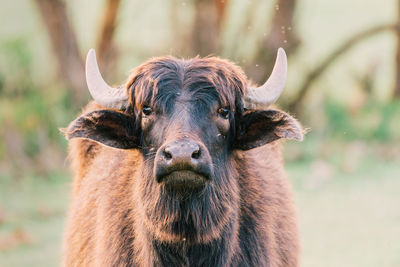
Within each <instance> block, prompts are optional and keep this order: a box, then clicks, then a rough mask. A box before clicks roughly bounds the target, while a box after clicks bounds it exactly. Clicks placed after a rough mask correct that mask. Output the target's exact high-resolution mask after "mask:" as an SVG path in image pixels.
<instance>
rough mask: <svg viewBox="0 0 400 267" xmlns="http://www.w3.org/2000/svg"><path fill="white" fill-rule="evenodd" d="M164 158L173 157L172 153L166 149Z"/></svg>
mask: <svg viewBox="0 0 400 267" xmlns="http://www.w3.org/2000/svg"><path fill="white" fill-rule="evenodd" d="M164 158H166V159H172V155H171V153H169V152H168V151H167V150H164Z"/></svg>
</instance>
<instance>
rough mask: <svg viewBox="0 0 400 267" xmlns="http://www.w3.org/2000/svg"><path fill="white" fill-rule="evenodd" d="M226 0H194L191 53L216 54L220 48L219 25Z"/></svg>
mask: <svg viewBox="0 0 400 267" xmlns="http://www.w3.org/2000/svg"><path fill="white" fill-rule="evenodd" d="M228 2H229V1H228V0H195V2H194V9H195V10H194V23H193V28H192V32H191V51H192V54H193V55H200V56H207V55H210V54H218V53H219V51H220V48H221V38H220V32H221V25H222V22H223V18H224V15H225V10H226V7H227V4H228Z"/></svg>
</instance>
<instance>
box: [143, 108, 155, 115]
mask: <svg viewBox="0 0 400 267" xmlns="http://www.w3.org/2000/svg"><path fill="white" fill-rule="evenodd" d="M142 112H143V114H144V115H146V116H148V115H150V114H151V113H152V112H153V109H152V108H151V107H149V106H143V108H142Z"/></svg>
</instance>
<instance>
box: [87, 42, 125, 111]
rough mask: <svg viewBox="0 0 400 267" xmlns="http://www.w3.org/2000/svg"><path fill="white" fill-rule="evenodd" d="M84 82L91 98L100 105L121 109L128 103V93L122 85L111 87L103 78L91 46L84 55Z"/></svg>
mask: <svg viewBox="0 0 400 267" xmlns="http://www.w3.org/2000/svg"><path fill="white" fill-rule="evenodd" d="M86 83H87V86H88V88H89V92H90V94H91V95H92V97H93V99H94V100H95V101H96V102H97V103H99V104H100V105H102V106H106V107H109V108H115V109H122V108H124V107H126V105H127V104H128V95H127V93H126V89H125V88H124V87H118V88H113V87H111V86H109V85H108V84H107V83H106V82H105V81H104V80H103V77H102V76H101V73H100V70H99V66H98V65H97V59H96V52H95V51H94V49H93V48H92V49H90V50H89V52H88V54H87V57H86Z"/></svg>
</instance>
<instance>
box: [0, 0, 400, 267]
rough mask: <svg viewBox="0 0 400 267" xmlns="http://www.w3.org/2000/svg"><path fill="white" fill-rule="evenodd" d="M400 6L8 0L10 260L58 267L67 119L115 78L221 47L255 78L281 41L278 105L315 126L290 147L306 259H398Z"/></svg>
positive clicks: (2, 256) (3, 128)
mask: <svg viewBox="0 0 400 267" xmlns="http://www.w3.org/2000/svg"><path fill="white" fill-rule="evenodd" d="M399 6H400V2H399V1H396V0H385V1H377V0H336V1H315V0H270V1H267V0H252V1H250V0H243V1H239V0H215V1H212V0H187V1H184V0H170V1H163V0H157V1H156V0H154V1H140V0H131V1H129V0H101V1H95V0H85V1H82V0H68V1H66V0H64V1H63V0H13V1H11V0H2V1H1V2H0V18H1V19H0V20H1V23H0V266H31V267H33V266H57V265H58V263H59V260H60V255H61V251H60V247H61V238H62V232H63V225H64V219H65V214H66V210H67V206H68V202H69V196H70V195H69V194H70V183H71V174H70V171H69V170H68V161H67V160H66V149H67V142H66V140H65V139H64V137H63V136H62V135H61V134H60V132H59V130H58V128H60V127H65V126H66V125H68V123H69V122H70V121H72V120H73V119H74V118H75V116H76V115H77V114H78V112H79V111H80V109H81V107H83V106H84V105H85V103H87V101H88V100H89V95H88V92H87V88H86V83H85V80H84V68H83V66H84V57H85V54H86V52H87V51H88V49H89V48H92V47H94V48H96V50H97V54H98V57H99V62H100V63H99V64H100V67H101V69H102V73H103V75H104V76H105V78H106V80H107V81H108V82H109V83H111V84H121V83H123V82H124V81H125V79H126V78H127V76H128V74H129V71H130V69H131V68H133V67H135V66H138V65H139V64H140V63H141V62H143V61H144V60H146V59H148V58H150V57H153V56H160V55H166V54H172V55H175V56H177V57H185V58H188V57H192V56H196V55H201V56H205V55H209V54H213V55H218V56H221V57H224V58H228V59H230V60H232V61H234V62H236V63H237V64H238V65H240V66H241V67H243V69H244V70H245V71H246V73H247V75H248V77H249V78H250V79H252V80H253V81H254V82H255V83H262V82H263V81H264V80H265V79H266V78H267V77H268V75H269V73H270V70H271V67H272V64H273V61H274V57H275V53H276V50H277V48H278V47H284V48H285V50H286V51H287V53H288V57H289V77H288V83H287V86H286V89H285V92H284V94H283V95H282V96H281V98H280V99H279V101H278V105H279V106H280V107H281V108H283V109H285V110H288V111H289V112H291V113H292V114H294V115H295V116H296V117H297V118H298V119H299V120H300V121H301V122H302V123H303V125H304V126H305V127H307V128H309V129H310V131H309V133H308V134H307V136H306V138H305V140H304V142H302V143H296V142H286V144H285V160H286V167H287V171H288V175H289V179H290V180H291V181H292V184H293V187H294V191H295V194H296V202H297V206H298V213H299V220H300V227H301V238H302V247H303V249H302V266H349V267H350V266H351V267H353V266H364V267H365V266H371V267H376V266H400V41H399V40H400V39H399V38H400V27H399V24H398V23H399V22H400V17H399V16H400V7H399Z"/></svg>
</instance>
